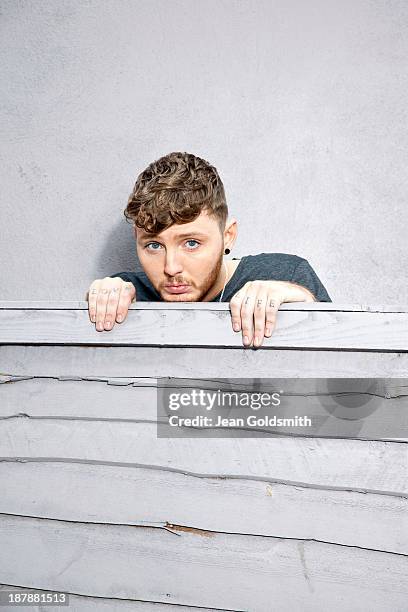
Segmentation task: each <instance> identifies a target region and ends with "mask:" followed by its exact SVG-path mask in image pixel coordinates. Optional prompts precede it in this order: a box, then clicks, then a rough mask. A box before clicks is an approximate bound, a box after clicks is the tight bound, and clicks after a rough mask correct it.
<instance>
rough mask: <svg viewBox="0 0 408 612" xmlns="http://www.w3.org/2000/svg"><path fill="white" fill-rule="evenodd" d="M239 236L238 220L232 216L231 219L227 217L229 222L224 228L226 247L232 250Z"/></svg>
mask: <svg viewBox="0 0 408 612" xmlns="http://www.w3.org/2000/svg"><path fill="white" fill-rule="evenodd" d="M237 236H238V223H237V220H236V219H234V217H232V218H231V219H227V223H226V224H225V230H224V248H225V249H226V248H228V249H230V250H232V247H233V246H234V244H235V241H236V239H237Z"/></svg>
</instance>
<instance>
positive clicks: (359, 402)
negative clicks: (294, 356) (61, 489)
mask: <svg viewBox="0 0 408 612" xmlns="http://www.w3.org/2000/svg"><path fill="white" fill-rule="evenodd" d="M166 380H167V379H166ZM166 380H165V381H163V382H162V383H160V384H162V385H166V384H173V385H174V384H177V385H180V387H181V388H183V389H185V390H188V389H189V388H193V387H195V386H196V385H198V384H200V386H201V388H206V389H213V390H215V391H216V390H217V389H225V388H226V389H227V390H228V391H231V390H237V391H241V392H242V391H246V390H247V391H248V392H252V391H253V390H254V387H253V385H255V384H256V385H258V387H257V388H259V389H261V390H262V391H263V392H265V391H269V392H271V393H272V392H273V391H274V390H276V389H280V390H282V391H283V394H282V396H281V399H282V401H281V404H280V406H279V409H275V410H274V411H273V412H274V413H276V414H278V416H279V417H284V418H294V417H296V416H297V415H307V416H308V417H309V418H311V419H312V420H314V422H315V421H316V422H317V421H318V420H319V419H320V421H321V425H319V427H317V426H316V427H313V430H311V433H309V432H308V431H307V429H303V430H299V431H298V432H294V431H293V430H291V431H286V430H285V429H280V430H276V428H275V429H274V428H272V427H263V428H262V430H264V431H272V432H273V431H280V432H281V433H282V434H285V435H305V436H310V435H313V436H317V437H345V438H349V437H351V438H359V439H369V440H401V441H403V440H406V441H408V383H407V382H406V381H405V380H404V379H378V380H373V381H371V380H370V379H368V381H369V382H366V380H367V379H362V380H360V381H349V385H348V386H346V384H345V383H342V382H341V381H339V383H336V384H337V386H338V387H339V388H340V384H341V385H342V386H341V388H343V386H344V388H345V389H346V388H347V389H350V391H352V390H354V391H356V390H358V389H361V390H362V392H361V393H360V394H357V393H353V394H352V397H353V402H354V403H355V405H356V406H357V407H356V409H355V418H354V419H352V418H351V417H352V412H353V411H352V410H351V409H349V410H346V412H347V417H350V418H348V419H345V418H339V411H340V416H341V414H342V409H341V406H340V405H339V403H338V398H337V396H336V395H334V394H333V393H334V387H333V385H334V382H335V381H332V382H331V383H328V382H326V381H324V380H322V381H320V380H319V379H306V380H303V379H289V380H288V379H272V380H270V382H269V383H268V380H264V381H260V379H249V380H246V379H231V378H230V379H228V380H222V379H220V380H218V381H217V379H210V380H206V381H204V380H203V381H197V380H194V379H169V380H168V382H166ZM1 382H3V383H4V384H1ZM261 382H262V386H259V385H260V384H261ZM357 383H358V384H357ZM157 385H158V381H157V379H151V378H145V379H143V378H137V379H132V378H117V379H108V378H106V379H99V380H92V379H78V380H65V379H62V380H60V379H52V378H32V379H23V380H21V379H20V378H19V377H15V378H13V377H11V376H3V377H1V376H0V419H4V418H12V417H18V416H20V417H29V418H51V419H58V418H60V419H84V420H92V419H95V420H112V421H121V420H122V421H123V420H126V421H133V422H137V421H150V422H157V397H158V388H157ZM330 385H331V387H332V388H331V387H330ZM365 391H367V392H365ZM361 406H363V407H364V408H363V409H364V410H365V412H364V413H363V414H362V413H361V411H360V408H359V407H361ZM367 409H368V412H367ZM343 412H344V410H343ZM362 417H364V418H362ZM243 429H244V430H245V429H246V430H247V431H252V433H254V432H256V428H255V429H254V428H252V429H251V428H250V427H246V428H245V427H244V428H243Z"/></svg>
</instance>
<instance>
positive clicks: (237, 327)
mask: <svg viewBox="0 0 408 612" xmlns="http://www.w3.org/2000/svg"><path fill="white" fill-rule="evenodd" d="M234 331H239V323H234Z"/></svg>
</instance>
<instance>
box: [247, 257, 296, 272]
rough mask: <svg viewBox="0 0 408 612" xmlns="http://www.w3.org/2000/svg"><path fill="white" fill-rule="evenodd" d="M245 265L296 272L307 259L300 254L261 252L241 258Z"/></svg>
mask: <svg viewBox="0 0 408 612" xmlns="http://www.w3.org/2000/svg"><path fill="white" fill-rule="evenodd" d="M241 262H243V264H244V265H245V266H249V267H254V268H268V269H274V268H276V269H277V270H280V271H286V272H292V273H293V272H294V271H295V270H296V268H297V267H298V266H299V264H301V263H302V262H304V263H306V264H307V260H306V259H304V258H303V257H299V256H298V255H292V254H290V253H259V254H258V255H246V256H244V257H242V258H241Z"/></svg>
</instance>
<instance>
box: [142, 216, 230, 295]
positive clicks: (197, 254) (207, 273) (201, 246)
mask: <svg viewBox="0 0 408 612" xmlns="http://www.w3.org/2000/svg"><path fill="white" fill-rule="evenodd" d="M135 229H136V244H137V254H138V257H139V261H140V263H141V265H142V266H143V269H144V271H145V272H146V274H147V276H148V277H149V280H150V282H151V283H152V285H153V287H154V288H155V289H156V291H158V293H159V294H160V296H161V297H162V299H163V300H165V301H166V302H200V301H205V299H203V298H205V297H206V296H207V294H208V292H209V290H210V289H211V288H212V287H213V286H214V285H215V284H216V283H217V282H218V281H219V277H220V270H221V266H222V258H223V249H224V241H223V236H222V234H221V230H220V226H219V224H218V221H217V220H216V218H215V217H212V216H209V215H208V213H207V212H206V211H203V212H202V213H201V214H200V216H199V217H197V219H196V220H195V221H191V222H190V223H183V224H174V225H172V226H170V227H168V228H167V229H166V230H164V231H163V232H160V233H159V234H155V235H153V234H147V233H146V232H145V231H144V230H143V229H141V228H139V227H136V228H135ZM212 297H214V296H210V298H209V299H211V298H212ZM136 299H137V296H136Z"/></svg>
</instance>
